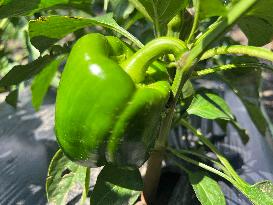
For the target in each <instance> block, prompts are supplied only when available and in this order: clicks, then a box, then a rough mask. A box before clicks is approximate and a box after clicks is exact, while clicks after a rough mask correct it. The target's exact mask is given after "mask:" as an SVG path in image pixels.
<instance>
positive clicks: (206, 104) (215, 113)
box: [187, 91, 234, 120]
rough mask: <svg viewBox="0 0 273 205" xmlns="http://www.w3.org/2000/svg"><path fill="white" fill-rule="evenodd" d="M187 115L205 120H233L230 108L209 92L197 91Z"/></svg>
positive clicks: (221, 99) (222, 100)
mask: <svg viewBox="0 0 273 205" xmlns="http://www.w3.org/2000/svg"><path fill="white" fill-rule="evenodd" d="M187 112H188V114H190V115H197V116H199V117H202V118H206V119H211V120H215V119H223V120H232V119H234V117H233V115H232V113H231V110H230V108H229V107H228V105H227V104H226V102H225V101H224V99H223V98H221V97H220V96H218V95H217V94H215V93H213V92H211V91H199V92H198V93H197V94H196V95H195V96H194V98H193V100H192V103H191V105H190V107H189V108H188V109H187Z"/></svg>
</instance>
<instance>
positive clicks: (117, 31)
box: [0, 0, 273, 205]
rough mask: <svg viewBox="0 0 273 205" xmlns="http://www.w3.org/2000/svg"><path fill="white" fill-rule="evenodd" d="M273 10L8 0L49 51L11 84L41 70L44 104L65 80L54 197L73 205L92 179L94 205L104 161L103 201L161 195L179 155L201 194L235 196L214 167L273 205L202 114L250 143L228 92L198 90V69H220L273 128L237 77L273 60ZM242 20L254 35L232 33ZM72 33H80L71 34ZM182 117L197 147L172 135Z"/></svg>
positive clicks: (217, 198) (207, 1)
mask: <svg viewBox="0 0 273 205" xmlns="http://www.w3.org/2000/svg"><path fill="white" fill-rule="evenodd" d="M102 7H103V8H104V11H102V10H101V8H102ZM71 8H72V10H71ZM272 8H273V0H230V1H222V0H202V1H201V0H192V1H190V0H164V1H163V0H162V1H161V0H157V1H156V0H150V1H147V0H130V1H129V2H128V1H126V0H120V1H114V0H109V1H107V0H106V1H104V2H103V3H102V2H96V1H91V0H70V1H61V0H56V1H50V2H49V1H43V0H39V1H34V0H31V1H29V0H28V1H23V0H20V2H19V1H16V0H9V1H8V0H3V1H1V3H0V18H7V17H16V16H17V17H18V16H27V17H26V18H28V19H29V20H30V21H29V23H28V35H29V39H30V43H31V44H32V46H30V49H29V50H30V51H31V50H34V47H35V48H36V49H38V50H39V52H40V57H38V58H37V59H36V60H34V61H32V62H30V63H29V64H26V65H17V66H15V67H13V68H12V69H11V70H10V71H9V72H8V73H7V74H6V75H5V76H4V77H3V78H2V79H1V80H0V87H3V88H4V89H7V88H11V87H13V88H14V86H18V85H19V84H20V83H22V82H24V81H27V80H28V79H30V78H32V77H33V76H35V78H34V80H33V81H32V86H31V89H32V94H33V99H32V100H33V105H34V107H35V109H36V110H38V109H39V107H40V105H41V104H42V99H43V97H44V95H45V94H46V91H47V89H48V87H49V86H50V85H51V83H52V80H53V79H55V81H54V82H56V79H57V81H60V82H59V84H58V85H56V83H55V84H54V85H55V86H57V87H58V89H57V98H56V113H55V115H56V116H55V130H56V137H57V141H58V144H59V145H60V150H59V151H58V152H57V153H56V155H55V156H54V158H53V159H52V161H51V164H50V166H49V172H48V178H47V182H46V189H47V197H48V200H49V202H50V203H52V204H58V205H59V204H65V203H66V202H67V197H68V193H69V192H70V191H71V190H72V189H73V188H75V186H76V185H80V187H81V188H82V190H83V191H82V196H81V202H80V203H81V204H84V202H85V201H86V197H87V194H88V191H89V182H90V172H91V173H92V168H96V167H103V168H102V171H101V172H100V174H99V176H98V178H97V181H96V185H95V187H94V189H93V190H92V192H91V196H90V200H91V204H92V205H95V204H135V203H136V202H137V201H139V200H141V202H142V203H144V204H145V203H147V204H152V203H153V201H154V200H155V198H156V191H157V186H158V183H159V178H160V171H161V164H162V161H163V160H169V161H171V162H172V163H173V164H174V165H175V166H177V167H178V168H180V169H181V170H182V171H183V172H185V173H186V174H187V176H188V178H189V180H190V182H191V183H192V187H193V190H194V192H195V194H196V196H197V198H198V200H199V201H200V203H201V204H204V205H207V204H215V205H216V204H217V205H222V204H225V203H226V202H225V198H224V195H223V193H222V191H221V189H220V187H219V185H218V183H217V181H215V178H214V176H218V177H221V178H222V179H223V180H225V181H226V182H228V183H230V184H232V185H233V186H234V187H235V188H236V189H238V190H239V191H240V192H241V193H242V194H243V195H245V196H246V197H247V198H248V199H249V201H251V202H252V203H253V204H256V205H269V204H273V191H272V190H273V185H272V183H271V182H269V181H265V182H260V183H257V184H254V185H253V184H249V183H247V182H246V181H245V180H244V179H242V178H241V177H240V176H239V175H238V174H237V173H236V171H235V170H234V168H233V167H232V166H231V164H230V163H229V161H228V160H227V159H226V158H225V156H224V155H223V154H221V152H220V151H219V150H217V148H216V147H215V146H214V144H213V143H212V142H211V141H210V140H209V139H208V138H207V137H206V136H204V134H203V133H201V132H200V130H198V129H196V128H195V127H194V126H193V125H192V124H191V120H190V119H191V116H192V115H196V116H199V117H202V118H206V119H210V120H215V121H216V122H217V123H219V125H221V126H222V127H223V128H224V127H226V125H227V123H228V122H229V123H230V124H232V126H233V127H234V128H235V129H237V131H238V133H239V134H240V136H241V139H242V141H243V142H244V143H247V141H248V135H247V132H246V131H245V130H244V129H243V128H241V127H240V125H239V123H238V122H237V121H236V118H235V117H234V115H233V114H232V113H231V110H230V108H229V107H228V105H227V104H226V103H225V101H224V100H223V99H222V98H221V97H220V96H219V95H218V94H216V93H214V92H212V91H211V90H207V89H196V88H194V81H195V80H196V79H202V78H206V77H208V76H210V77H212V78H215V79H217V80H218V81H222V82H224V83H226V84H227V85H228V86H229V87H230V88H231V89H232V90H233V91H234V92H235V93H236V94H237V95H238V96H239V97H240V98H241V100H242V101H243V103H244V105H245V107H246V109H247V110H248V112H249V115H250V116H251V118H252V120H253V122H254V123H255V124H256V126H257V129H258V130H259V131H260V133H261V134H262V135H265V134H266V132H267V131H268V130H269V131H270V129H271V132H272V128H270V126H271V127H272V125H270V121H269V120H268V119H267V118H265V117H264V115H263V113H262V112H261V110H260V108H259V106H258V105H257V104H255V103H254V104H253V103H252V102H250V101H248V100H247V96H244V95H243V91H242V90H240V79H239V81H238V79H237V81H236V76H237V77H238V78H241V79H242V78H243V77H249V78H250V77H251V76H252V77H253V75H255V72H260V71H261V70H262V69H272V66H271V65H270V62H272V61H273V53H272V51H270V50H268V49H265V48H262V47H261V46H263V45H265V44H267V43H269V42H270V41H271V40H272V37H273V14H272V11H271V10H272ZM75 9H76V10H80V11H81V12H80V13H79V12H75ZM60 10H61V11H60ZM66 11H68V12H67V13H66ZM107 11H112V12H113V13H107ZM52 13H53V14H55V15H52ZM74 13H76V14H81V16H73V14H74ZM56 14H58V15H56ZM62 14H66V16H63V15H62ZM33 15H34V18H33ZM90 16H92V17H90ZM36 17H38V18H36ZM114 19H115V20H114ZM2 21H3V20H2ZM5 21H7V19H5ZM235 24H237V25H238V26H239V27H240V28H241V30H242V31H243V32H244V33H245V35H246V36H247V37H248V45H240V44H235V43H234V42H232V41H231V40H226V39H227V38H228V37H227V35H226V34H227V33H228V32H229V31H230V29H231V28H232V27H233V26H234V25H235ZM0 25H1V24H0ZM257 30H258V32H257ZM70 33H73V38H70V39H69V41H60V39H63V38H64V37H66V36H67V35H68V34H70ZM63 42H65V43H63ZM33 46H34V47H33ZM30 53H31V52H30ZM219 56H220V57H219ZM223 56H227V57H223ZM247 56H248V57H247ZM258 59H262V60H263V61H260V60H258ZM62 63H64V64H65V66H64V69H59V68H60V65H61V64H62ZM206 65H210V67H205V66H206ZM56 74H57V75H56ZM254 78H255V76H254ZM236 82H237V83H236ZM238 82H239V83H238ZM249 83H251V82H249ZM256 91H257V90H256ZM12 92H13V91H11V94H12ZM181 126H182V127H183V128H184V129H187V130H188V131H189V132H191V133H193V134H194V135H195V136H196V137H197V138H198V140H197V141H196V143H195V146H193V147H185V148H184V149H182V150H178V149H175V148H173V147H171V146H170V145H168V138H169V134H170V131H171V130H172V129H175V128H176V127H181ZM200 144H201V147H204V146H206V147H207V148H208V149H209V150H210V151H211V152H213V153H214V155H215V158H212V157H208V156H207V155H206V152H205V151H204V149H199V148H200ZM145 162H147V171H146V173H145V175H144V176H143V177H141V175H140V172H139V168H140V167H141V166H142V165H143V164H144V163H145ZM209 173H210V174H209ZM200 178H201V180H197V179H200ZM196 181H198V182H196ZM76 187H78V186H76ZM204 187H205V188H204ZM139 203H140V202H139Z"/></svg>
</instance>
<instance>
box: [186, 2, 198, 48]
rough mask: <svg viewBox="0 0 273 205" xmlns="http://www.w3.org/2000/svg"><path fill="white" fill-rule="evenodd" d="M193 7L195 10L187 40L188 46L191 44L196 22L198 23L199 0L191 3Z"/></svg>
mask: <svg viewBox="0 0 273 205" xmlns="http://www.w3.org/2000/svg"><path fill="white" fill-rule="evenodd" d="M193 5H194V8H195V13H194V20H193V25H192V28H191V32H190V35H189V38H188V40H187V44H189V43H190V42H191V40H192V37H193V35H194V33H195V30H196V28H197V25H198V22H199V14H200V0H195V1H193Z"/></svg>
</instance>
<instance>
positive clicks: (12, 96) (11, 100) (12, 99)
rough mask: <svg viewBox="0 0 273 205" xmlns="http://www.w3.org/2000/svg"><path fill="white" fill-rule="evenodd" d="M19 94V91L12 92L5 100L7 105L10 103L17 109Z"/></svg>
mask: <svg viewBox="0 0 273 205" xmlns="http://www.w3.org/2000/svg"><path fill="white" fill-rule="evenodd" d="M18 92H19V91H18V89H15V90H13V91H11V92H10V93H9V94H8V96H7V97H6V99H5V101H6V103H8V104H9V105H11V106H12V107H14V108H16V107H17V101H18Z"/></svg>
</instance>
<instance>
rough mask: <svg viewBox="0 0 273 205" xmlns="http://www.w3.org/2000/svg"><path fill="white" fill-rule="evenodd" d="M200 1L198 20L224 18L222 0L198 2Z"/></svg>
mask: <svg viewBox="0 0 273 205" xmlns="http://www.w3.org/2000/svg"><path fill="white" fill-rule="evenodd" d="M199 1H200V19H204V18H209V17H212V16H224V15H225V14H226V13H227V9H226V7H225V5H224V3H223V1H222V0H199Z"/></svg>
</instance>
